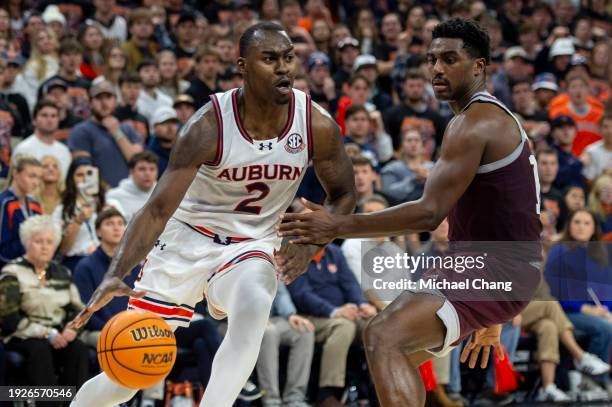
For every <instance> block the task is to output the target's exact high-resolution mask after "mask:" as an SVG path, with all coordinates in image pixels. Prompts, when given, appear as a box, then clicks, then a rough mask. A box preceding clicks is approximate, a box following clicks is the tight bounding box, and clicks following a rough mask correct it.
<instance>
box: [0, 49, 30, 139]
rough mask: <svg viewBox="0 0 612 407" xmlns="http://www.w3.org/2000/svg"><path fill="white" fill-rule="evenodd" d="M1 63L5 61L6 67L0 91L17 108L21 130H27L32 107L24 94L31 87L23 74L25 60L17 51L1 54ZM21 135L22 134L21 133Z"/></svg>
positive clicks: (3, 71) (0, 66) (2, 75)
mask: <svg viewBox="0 0 612 407" xmlns="http://www.w3.org/2000/svg"><path fill="white" fill-rule="evenodd" d="M0 61H4V62H5V65H4V66H2V65H0V68H2V67H4V69H3V70H2V74H1V77H0V79H1V83H0V90H1V91H2V94H3V95H4V98H6V100H7V101H8V102H10V103H13V104H14V105H15V107H16V109H15V108H14V109H13V110H15V113H17V114H18V115H19V119H20V120H18V121H20V122H22V123H21V124H19V127H20V128H24V129H25V128H26V127H27V126H26V123H28V122H29V121H30V105H29V103H30V102H29V101H28V100H27V99H26V98H25V96H24V94H25V93H27V92H28V91H29V89H26V88H27V87H28V86H29V85H28V84H27V83H26V82H25V80H24V78H23V75H22V74H21V72H22V68H23V65H24V64H25V60H24V59H23V57H22V56H21V55H19V54H18V53H17V52H15V51H8V52H5V53H2V54H0ZM19 134H20V135H21V133H19Z"/></svg>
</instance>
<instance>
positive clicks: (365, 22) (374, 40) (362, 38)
mask: <svg viewBox="0 0 612 407" xmlns="http://www.w3.org/2000/svg"><path fill="white" fill-rule="evenodd" d="M353 31H354V34H355V38H356V39H357V41H359V43H360V44H361V53H362V54H372V53H373V52H374V48H375V47H376V46H378V41H379V33H378V27H377V25H376V19H375V16H374V13H373V12H372V10H369V9H367V8H364V9H361V10H359V11H358V12H357V24H356V26H355V27H354V29H353ZM313 36H314V35H313ZM323 51H326V50H323Z"/></svg>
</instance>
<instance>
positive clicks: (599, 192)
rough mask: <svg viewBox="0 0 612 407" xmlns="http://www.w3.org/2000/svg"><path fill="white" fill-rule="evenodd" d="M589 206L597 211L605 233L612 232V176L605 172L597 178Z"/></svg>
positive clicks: (596, 213) (590, 195)
mask: <svg viewBox="0 0 612 407" xmlns="http://www.w3.org/2000/svg"><path fill="white" fill-rule="evenodd" d="M588 208H589V209H590V210H591V211H593V213H595V215H596V216H597V220H598V221H599V224H600V225H601V230H602V232H603V234H606V233H608V232H612V176H611V175H608V174H603V175H601V176H599V177H598V178H597V179H595V182H594V183H593V188H592V189H591V193H590V194H589V205H588Z"/></svg>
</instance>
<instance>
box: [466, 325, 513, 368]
mask: <svg viewBox="0 0 612 407" xmlns="http://www.w3.org/2000/svg"><path fill="white" fill-rule="evenodd" d="M501 330H502V326H501V325H493V326H491V327H489V328H483V329H479V330H478V331H475V332H474V333H473V334H472V336H471V337H470V341H469V342H468V344H467V345H465V348H463V352H461V363H465V361H466V360H468V357H469V358H470V362H469V364H468V366H469V367H470V369H473V368H474V367H475V366H476V362H477V361H478V355H479V354H480V351H481V350H482V357H481V358H480V367H481V368H483V369H484V368H486V367H487V364H488V363H489V355H490V354H491V346H493V348H495V350H496V351H497V355H498V356H499V358H500V359H503V358H504V347H503V346H502V344H501V342H500V339H499V338H500V335H501ZM470 354H471V355H470Z"/></svg>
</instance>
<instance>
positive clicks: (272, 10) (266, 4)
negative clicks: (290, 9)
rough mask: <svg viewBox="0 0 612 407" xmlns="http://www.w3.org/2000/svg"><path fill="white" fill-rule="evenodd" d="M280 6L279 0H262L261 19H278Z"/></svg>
mask: <svg viewBox="0 0 612 407" xmlns="http://www.w3.org/2000/svg"><path fill="white" fill-rule="evenodd" d="M279 18H280V8H279V4H278V0H262V2H261V5H260V11H259V19H260V20H262V21H270V20H278V19H279Z"/></svg>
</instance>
